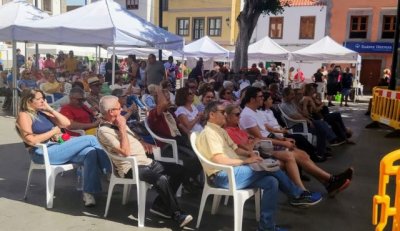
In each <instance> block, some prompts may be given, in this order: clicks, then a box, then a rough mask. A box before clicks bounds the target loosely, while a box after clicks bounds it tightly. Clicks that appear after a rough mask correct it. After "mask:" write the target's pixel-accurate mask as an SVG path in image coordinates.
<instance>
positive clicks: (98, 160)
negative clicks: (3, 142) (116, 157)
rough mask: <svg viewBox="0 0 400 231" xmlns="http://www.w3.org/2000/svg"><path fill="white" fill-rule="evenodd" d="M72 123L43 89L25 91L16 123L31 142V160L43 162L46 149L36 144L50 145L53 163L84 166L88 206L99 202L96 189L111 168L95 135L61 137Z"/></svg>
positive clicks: (84, 190)
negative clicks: (103, 174) (51, 105)
mask: <svg viewBox="0 0 400 231" xmlns="http://www.w3.org/2000/svg"><path fill="white" fill-rule="evenodd" d="M69 125H70V121H69V119H68V118H67V117H65V116H64V115H62V114H61V113H59V112H57V111H56V110H54V109H53V108H51V107H50V106H49V105H48V104H47V102H46V100H45V96H44V93H43V92H42V91H40V90H27V91H24V92H23V93H22V98H21V106H20V112H19V114H18V117H17V122H16V126H17V128H18V130H19V133H20V134H21V137H22V138H23V140H24V142H25V143H26V144H27V145H29V146H30V149H29V152H30V153H31V156H32V160H33V161H34V162H36V163H43V151H42V149H38V148H36V147H35V146H34V145H35V144H38V143H43V144H46V145H47V150H48V154H49V160H50V163H51V164H54V165H57V164H65V163H76V164H79V165H83V166H84V171H83V176H84V179H85V180H84V182H83V201H84V202H85V206H94V205H95V204H96V201H95V198H94V196H93V194H94V193H100V192H101V191H102V190H101V183H100V176H101V171H104V173H106V172H110V168H111V165H110V161H109V160H108V157H107V155H106V153H105V152H104V151H103V150H102V149H101V147H100V145H99V143H98V142H97V139H96V137H94V136H79V137H73V138H71V139H68V140H66V141H62V140H61V139H62V138H61V135H62V134H63V132H62V131H63V129H64V128H66V127H68V126H69Z"/></svg>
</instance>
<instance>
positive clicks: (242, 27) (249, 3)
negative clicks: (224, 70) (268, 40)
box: [233, 0, 290, 72]
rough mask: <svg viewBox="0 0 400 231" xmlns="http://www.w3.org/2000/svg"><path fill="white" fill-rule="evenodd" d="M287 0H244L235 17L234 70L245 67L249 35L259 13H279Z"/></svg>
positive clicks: (287, 4) (286, 4)
mask: <svg viewBox="0 0 400 231" xmlns="http://www.w3.org/2000/svg"><path fill="white" fill-rule="evenodd" d="M289 4H290V1H289V0H244V6H243V10H242V11H241V12H240V14H239V16H238V17H237V18H236V22H237V23H238V25H239V36H238V38H237V40H236V47H235V60H234V66H233V68H234V71H235V72H237V71H238V70H239V69H240V68H242V67H247V58H248V56H247V49H248V46H249V43H250V38H251V35H252V34H253V31H254V29H255V27H256V25H257V22H258V18H259V17H260V15H261V14H268V15H269V14H274V15H276V14H280V13H282V12H283V7H284V6H289Z"/></svg>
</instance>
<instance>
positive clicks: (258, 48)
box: [248, 36, 290, 61]
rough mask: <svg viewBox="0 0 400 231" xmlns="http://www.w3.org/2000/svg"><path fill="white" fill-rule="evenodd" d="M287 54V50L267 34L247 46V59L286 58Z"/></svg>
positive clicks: (272, 59) (287, 57) (273, 59)
mask: <svg viewBox="0 0 400 231" xmlns="http://www.w3.org/2000/svg"><path fill="white" fill-rule="evenodd" d="M289 54H290V52H289V51H288V50H286V49H285V48H283V47H281V46H280V45H279V44H278V43H276V42H275V41H274V40H272V39H271V38H270V37H268V36H265V37H264V38H263V39H261V40H259V41H257V42H255V43H253V44H251V45H250V46H249V48H248V57H249V60H271V61H275V60H279V61H280V60H288V59H289Z"/></svg>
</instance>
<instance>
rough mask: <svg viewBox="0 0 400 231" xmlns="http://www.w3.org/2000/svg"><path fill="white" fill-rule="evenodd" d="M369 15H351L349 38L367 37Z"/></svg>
mask: <svg viewBox="0 0 400 231" xmlns="http://www.w3.org/2000/svg"><path fill="white" fill-rule="evenodd" d="M367 30H368V16H351V19H350V35H349V38H361V39H365V38H367Z"/></svg>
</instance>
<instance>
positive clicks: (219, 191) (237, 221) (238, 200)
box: [190, 132, 260, 231]
mask: <svg viewBox="0 0 400 231" xmlns="http://www.w3.org/2000/svg"><path fill="white" fill-rule="evenodd" d="M196 139H197V134H196V133H195V132H193V133H192V134H191V135H190V143H191V144H192V147H193V150H194V152H195V153H196V155H197V157H198V158H199V160H200V163H201V165H202V166H203V169H207V168H208V169H218V170H221V171H225V172H226V173H227V174H228V178H229V188H228V189H223V188H216V187H214V186H212V185H210V184H209V183H208V180H207V176H206V174H205V173H204V177H205V178H206V180H204V189H203V194H202V196H201V202H200V210H199V216H198V218H197V224H196V228H199V227H200V222H201V218H202V215H203V211H204V206H205V204H206V201H207V197H208V196H209V195H210V194H214V200H213V204H212V209H211V214H215V213H216V212H217V210H218V206H219V203H220V201H221V196H223V195H225V196H233V207H234V231H240V230H242V220H243V206H244V203H245V202H246V200H247V199H249V198H250V197H252V196H255V212H256V220H257V221H259V220H260V190H259V189H236V181H235V177H234V172H233V167H232V166H226V165H221V164H216V163H213V162H211V161H209V160H207V159H206V158H204V157H203V155H202V154H201V153H200V152H199V151H198V149H197V147H196Z"/></svg>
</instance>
